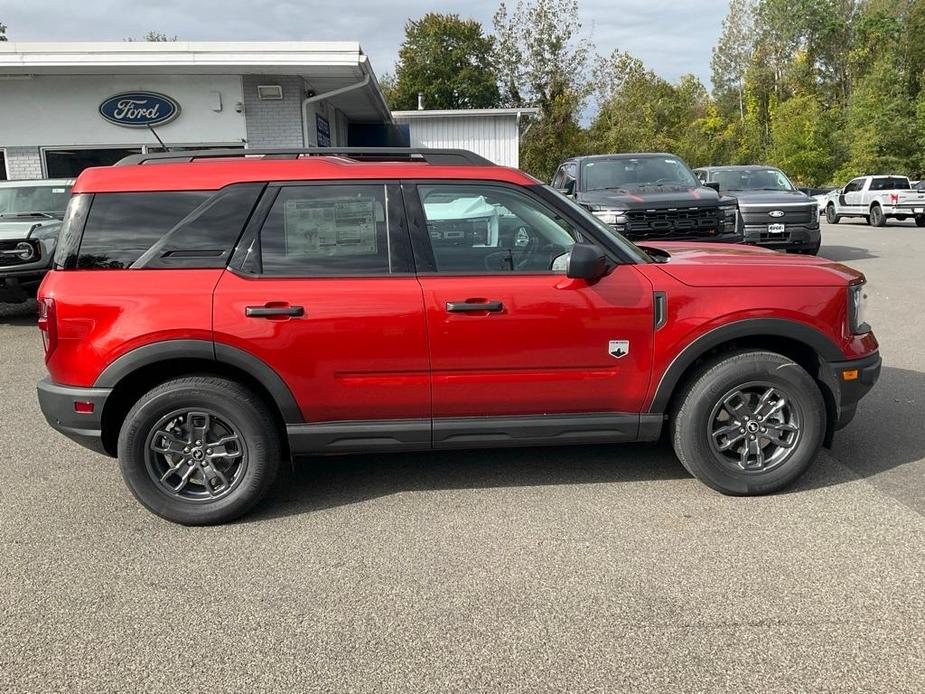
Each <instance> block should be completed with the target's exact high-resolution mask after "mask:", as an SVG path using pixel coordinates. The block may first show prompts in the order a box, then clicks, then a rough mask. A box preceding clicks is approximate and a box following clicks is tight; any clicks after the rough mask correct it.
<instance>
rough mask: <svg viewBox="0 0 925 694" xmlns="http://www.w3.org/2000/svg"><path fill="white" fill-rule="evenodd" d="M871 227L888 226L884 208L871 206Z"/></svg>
mask: <svg viewBox="0 0 925 694" xmlns="http://www.w3.org/2000/svg"><path fill="white" fill-rule="evenodd" d="M869 219H870V221H869V223H870V225H871V226H872V227H882V226H886V215H885V214H883V208H882V207H880V205H876V204H874V205H871V206H870V218H869Z"/></svg>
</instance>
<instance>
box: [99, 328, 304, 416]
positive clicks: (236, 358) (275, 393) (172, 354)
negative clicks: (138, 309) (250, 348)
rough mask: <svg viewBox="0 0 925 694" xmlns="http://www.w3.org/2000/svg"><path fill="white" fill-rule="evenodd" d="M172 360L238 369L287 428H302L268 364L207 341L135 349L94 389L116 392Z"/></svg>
mask: <svg viewBox="0 0 925 694" xmlns="http://www.w3.org/2000/svg"><path fill="white" fill-rule="evenodd" d="M173 359H201V360H204V361H215V362H222V363H224V364H228V365H230V366H234V367H237V368H239V369H241V370H242V371H245V372H247V373H248V374H249V375H251V376H252V377H253V378H255V379H256V380H257V382H258V383H260V384H261V385H262V386H263V387H264V388H265V389H266V390H267V392H268V393H269V394H270V396H271V397H272V398H273V400H274V402H275V403H276V406H277V407H278V408H279V411H280V413H281V414H282V416H283V421H284V422H285V423H286V424H301V423H302V422H303V421H304V418H303V417H302V411H301V409H299V405H298V403H297V402H296V399H295V397H294V396H293V394H292V391H291V390H289V386H287V385H286V382H285V381H283V379H282V378H281V377H280V375H279V374H278V373H276V371H275V370H274V369H273V368H272V367H271V366H270V365H269V364H267V363H266V362H265V361H263V360H262V359H260V358H258V357H255V356H254V355H253V354H251V353H249V352H245V351H244V350H242V349H238V348H237V347H231V346H230V345H225V344H222V343H218V342H211V341H210V340H165V341H163V342H152V343H150V344H147V345H143V346H141V347H137V348H135V349H133V350H131V351H130V352H126V353H125V354H123V355H122V356H121V357H119V358H118V359H116V360H115V361H113V362H112V363H111V364H110V365H109V366H107V367H106V368H105V369H103V371H102V373H100V375H99V376H98V377H97V379H96V382H95V383H94V384H93V387H94V388H115V387H116V386H117V385H118V384H119V383H120V382H121V381H122V380H123V379H124V378H125V377H127V376H129V375H131V374H132V373H134V372H136V371H137V370H138V369H141V368H143V367H146V366H150V365H152V364H157V363H159V362H168V361H171V360H173Z"/></svg>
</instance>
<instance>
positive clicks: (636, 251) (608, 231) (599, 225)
mask: <svg viewBox="0 0 925 694" xmlns="http://www.w3.org/2000/svg"><path fill="white" fill-rule="evenodd" d="M543 188H545V189H546V190H548V191H549V192H550V193H553V194H554V195H555V196H556V198H557V199H558V200H559V202H562V203H564V204H565V205H566V206H568V207H569V208H570V209H571V210H572V211H573V212H575V214H576V215H578V216H579V217H581V219H583V220H585V221H587V222H588V224H590V225H591V226H593V227H594V228H595V229H597V230H598V231H600V233H601V234H602V235H603V236H604V237H605V238H607V239H609V240H610V241H611V242H612V243H613V244H614V245H616V246H619V247H620V248H621V249H622V250H623V251H624V252H626V254H627V255H629V256H630V257H631V258H633V260H635V261H636V262H637V263H651V262H652V259H651V258H650V257H649V256H648V254H646V253H645V252H644V251H643V250H642V249H641V248H639V246H637V245H636V244H634V243H633V242H632V241H630V240H629V239H627V238H626V237H625V236H622V235H620V234H618V233H617V232H615V231H614V230H613V228H611V227H609V226H608V225H606V224H604V222H602V221H601V220H599V219H598V218H597V217H595V216H594V215H593V214H591V213H590V212H588V210H586V209H585V208H584V207H582V206H581V205H579V204H578V203H577V202H575V201H574V200H572V199H571V198H569V197H567V196H565V195H563V194H562V193H560V192H559V191H558V190H556V189H555V188H553V187H552V186H543Z"/></svg>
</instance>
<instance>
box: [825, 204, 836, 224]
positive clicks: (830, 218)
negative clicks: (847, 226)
mask: <svg viewBox="0 0 925 694" xmlns="http://www.w3.org/2000/svg"><path fill="white" fill-rule="evenodd" d="M825 220H826V221H827V222H828V223H829V224H838V220H839V217H838V215H837V214H835V205H829V206H828V207H826V208H825Z"/></svg>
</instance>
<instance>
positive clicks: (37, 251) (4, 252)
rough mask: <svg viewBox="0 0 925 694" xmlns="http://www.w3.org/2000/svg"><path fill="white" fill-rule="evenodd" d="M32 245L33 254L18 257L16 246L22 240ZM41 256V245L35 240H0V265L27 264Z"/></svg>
mask: <svg viewBox="0 0 925 694" xmlns="http://www.w3.org/2000/svg"><path fill="white" fill-rule="evenodd" d="M24 241H25V242H26V243H28V244H29V245H30V246H32V250H33V255H32V257H31V258H26V259H23V258H20V257H19V255H17V248H16V247H17V246H18V245H19V244H21V243H23V242H24ZM41 257H42V246H41V245H40V244H39V243H37V242H35V241H26V240H25V239H14V240H12V241H0V267H14V266H16V265H27V264H29V263H34V262H35V261H37V260H38V259H39V258H41Z"/></svg>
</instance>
